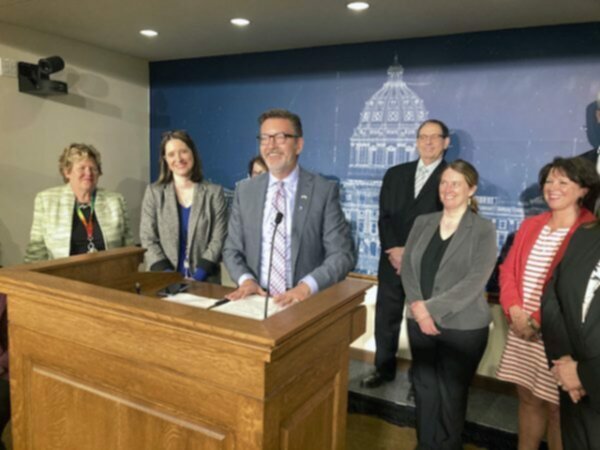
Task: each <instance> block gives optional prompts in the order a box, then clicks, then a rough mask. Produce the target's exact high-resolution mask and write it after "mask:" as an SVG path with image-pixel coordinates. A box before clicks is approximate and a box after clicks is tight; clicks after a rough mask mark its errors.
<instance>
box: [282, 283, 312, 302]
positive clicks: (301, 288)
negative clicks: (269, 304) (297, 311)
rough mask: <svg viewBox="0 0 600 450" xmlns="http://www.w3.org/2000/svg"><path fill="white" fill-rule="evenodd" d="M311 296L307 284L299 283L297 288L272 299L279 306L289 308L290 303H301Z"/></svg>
mask: <svg viewBox="0 0 600 450" xmlns="http://www.w3.org/2000/svg"><path fill="white" fill-rule="evenodd" d="M311 294H312V292H311V291H310V287H308V284H306V283H302V282H300V283H298V286H296V287H293V288H292V289H289V290H287V291H285V292H284V293H282V294H279V295H276V296H275V297H273V301H274V302H275V303H276V304H277V305H279V306H289V305H291V304H292V303H297V302H301V301H302V300H304V299H306V298H308V297H310V295H311Z"/></svg>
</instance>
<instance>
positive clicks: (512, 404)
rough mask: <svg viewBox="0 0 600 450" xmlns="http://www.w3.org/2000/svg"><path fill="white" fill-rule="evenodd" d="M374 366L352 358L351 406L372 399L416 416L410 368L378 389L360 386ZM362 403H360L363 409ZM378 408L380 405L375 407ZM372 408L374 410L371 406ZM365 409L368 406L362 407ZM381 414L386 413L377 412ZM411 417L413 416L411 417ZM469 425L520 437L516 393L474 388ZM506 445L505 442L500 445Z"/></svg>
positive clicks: (350, 377) (470, 398)
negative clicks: (409, 380)
mask: <svg viewBox="0 0 600 450" xmlns="http://www.w3.org/2000/svg"><path fill="white" fill-rule="evenodd" d="M372 370H373V368H372V366H371V365H370V364H367V363H365V362H362V361H354V360H351V361H350V374H349V386H348V388H349V391H350V408H351V410H352V407H353V403H356V402H357V401H358V402H359V403H362V404H363V405H364V403H369V402H371V403H372V404H373V405H379V406H381V407H384V408H385V409H387V410H388V411H404V412H403V414H404V417H407V413H408V416H412V414H411V411H412V408H413V407H414V403H413V402H412V401H411V400H408V399H407V396H408V391H409V388H410V385H409V382H408V376H407V373H406V372H398V374H397V376H396V379H395V380H394V381H393V382H391V383H386V384H384V385H383V386H380V387H378V388H374V389H365V388H361V387H360V380H361V379H362V378H364V377H365V376H367V375H368V374H369V373H370V372H371V371H372ZM360 408H361V407H360V406H359V409H360ZM375 408H377V406H376V407H375ZM370 411H373V409H372V408H371V409H370ZM361 412H364V409H363V410H362V411H361ZM377 415H379V416H380V417H383V416H385V415H386V414H382V415H380V414H377ZM408 420H409V421H410V419H408ZM467 422H468V423H467V428H470V429H471V430H473V429H476V430H477V431H475V433H481V432H482V431H481V430H488V429H489V430H492V431H494V432H495V434H496V433H497V434H496V435H503V436H509V437H512V439H513V440H514V439H516V437H515V436H516V432H517V399H516V398H515V397H512V396H508V395H503V394H497V393H494V392H489V391H485V390H483V389H479V388H471V392H470V395H469V405H468V409H467ZM500 447H501V448H502V447H505V446H500Z"/></svg>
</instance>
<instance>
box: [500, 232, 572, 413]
mask: <svg viewBox="0 0 600 450" xmlns="http://www.w3.org/2000/svg"><path fill="white" fill-rule="evenodd" d="M568 232H569V229H568V228H559V229H557V230H555V231H551V229H550V227H549V226H548V225H545V226H544V228H543V229H542V231H541V233H540V235H539V236H538V238H537V240H536V242H535V245H534V246H533V248H532V250H531V253H530V254H529V257H528V258H527V264H526V266H525V271H524V274H523V281H522V282H523V310H524V311H525V312H526V313H527V314H529V315H531V314H532V313H533V312H534V311H537V310H538V309H539V308H540V299H541V297H542V292H543V290H544V280H545V278H546V274H547V272H548V269H549V268H550V265H551V264H552V260H553V258H554V255H555V254H556V252H557V251H558V248H559V247H560V245H561V243H562V241H563V240H564V238H565V236H566V235H567V233H568ZM496 375H497V377H498V378H499V379H501V380H505V381H510V382H512V383H516V384H518V385H520V386H523V387H525V388H527V389H529V390H530V391H531V392H532V393H533V394H534V395H535V396H536V397H539V398H541V399H542V400H546V401H548V402H551V403H554V404H558V398H559V396H558V388H557V386H556V381H555V380H554V377H553V376H552V373H551V372H550V370H549V368H548V360H547V359H546V353H545V351H544V343H543V342H542V340H541V339H539V340H538V341H537V342H529V341H525V340H523V339H520V338H518V337H517V336H516V335H515V334H514V333H513V332H512V331H511V330H509V331H508V338H507V342H506V346H505V347H504V353H503V354H502V359H501V361H500V366H499V367H498V372H497V373H496Z"/></svg>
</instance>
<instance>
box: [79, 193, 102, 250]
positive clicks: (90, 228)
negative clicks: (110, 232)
mask: <svg viewBox="0 0 600 450" xmlns="http://www.w3.org/2000/svg"><path fill="white" fill-rule="evenodd" d="M95 203H96V193H95V192H94V194H93V195H92V202H91V204H90V217H89V219H88V220H86V218H85V216H84V215H83V211H82V209H83V206H82V205H80V204H77V217H79V220H81V223H82V224H83V226H84V228H85V232H86V235H87V241H88V243H87V252H88V253H96V252H97V251H98V249H97V248H96V244H94V205H95Z"/></svg>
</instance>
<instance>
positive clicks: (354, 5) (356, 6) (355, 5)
mask: <svg viewBox="0 0 600 450" xmlns="http://www.w3.org/2000/svg"><path fill="white" fill-rule="evenodd" d="M369 6H370V5H369V4H368V3H367V2H351V3H348V4H347V5H346V8H348V9H351V10H352V11H364V10H365V9H369Z"/></svg>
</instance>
